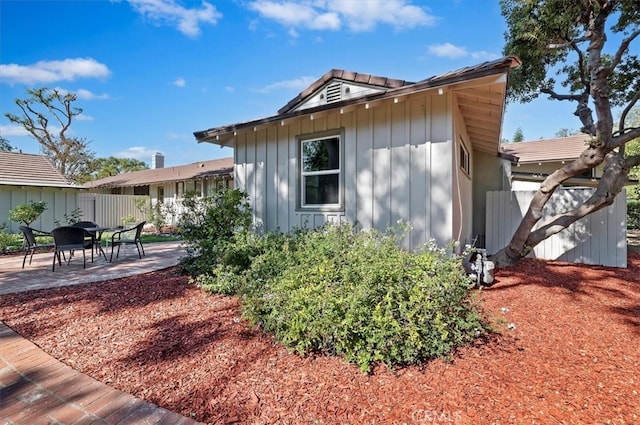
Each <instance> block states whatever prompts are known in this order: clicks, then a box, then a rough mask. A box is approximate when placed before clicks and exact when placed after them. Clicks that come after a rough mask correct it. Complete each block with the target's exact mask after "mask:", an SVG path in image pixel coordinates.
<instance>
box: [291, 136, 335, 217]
mask: <svg viewBox="0 0 640 425" xmlns="http://www.w3.org/2000/svg"><path fill="white" fill-rule="evenodd" d="M340 163H341V161H340V136H338V135H332V136H329V137H323V138H317V139H307V140H301V141H300V164H301V169H300V198H301V202H300V206H301V207H302V208H314V207H315V208H317V207H340V204H341V178H340V177H341V166H340Z"/></svg>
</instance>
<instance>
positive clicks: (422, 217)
mask: <svg viewBox="0 0 640 425" xmlns="http://www.w3.org/2000/svg"><path fill="white" fill-rule="evenodd" d="M448 107H449V105H448V96H446V95H445V96H435V95H434V96H432V95H426V94H420V95H416V96H411V97H407V98H406V99H405V100H403V101H401V102H398V103H394V102H392V101H388V102H382V103H378V104H372V105H370V107H369V108H365V107H356V108H350V109H349V108H348V109H346V110H344V111H342V113H341V111H340V110H337V109H336V110H331V111H325V112H323V113H321V114H314V115H313V116H303V117H299V118H296V119H291V120H287V121H285V122H282V123H277V124H273V125H271V126H261V127H257V128H256V129H255V131H247V132H239V133H238V134H237V135H236V139H235V148H234V155H235V176H234V180H235V187H236V188H238V189H240V190H242V191H245V192H247V193H248V194H249V200H250V206H251V208H252V211H253V218H254V224H255V225H256V226H258V227H259V228H263V229H264V230H272V231H273V230H280V231H283V232H289V231H291V230H293V229H295V228H303V227H318V226H321V225H323V224H325V223H327V222H334V223H343V222H349V223H357V224H359V225H361V226H362V227H363V228H376V229H379V230H386V229H387V228H389V227H391V226H394V225H396V223H397V222H398V221H399V220H402V221H404V222H410V223H411V225H412V228H413V230H412V231H411V233H410V235H409V236H408V237H407V238H406V239H405V241H404V245H405V246H406V247H407V248H410V249H413V248H417V247H419V246H421V245H423V244H425V243H426V242H428V241H429V239H430V238H434V239H436V241H437V242H438V243H440V244H446V243H449V242H450V241H451V240H452V237H453V236H454V235H453V234H452V233H453V232H452V199H451V196H452V182H453V177H452V170H451V168H452V160H451V158H452V156H451V155H452V143H451V140H452V119H451V116H450V114H449V113H448V112H447V111H448ZM327 131H336V132H340V134H341V135H342V141H341V149H342V150H341V172H342V175H341V180H342V183H343V194H342V195H343V196H342V203H343V204H342V205H343V209H342V210H340V211H319V210H314V211H311V210H308V209H305V210H303V209H300V208H298V196H299V194H298V193H297V190H298V185H297V181H298V179H299V175H298V173H299V170H298V154H299V153H298V152H299V147H298V143H299V142H298V141H299V137H300V136H304V137H313V135H314V134H316V133H322V132H327Z"/></svg>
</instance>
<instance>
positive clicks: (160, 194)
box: [158, 186, 164, 204]
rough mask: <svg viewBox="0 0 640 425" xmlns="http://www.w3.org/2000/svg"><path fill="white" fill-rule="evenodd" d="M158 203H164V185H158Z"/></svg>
mask: <svg viewBox="0 0 640 425" xmlns="http://www.w3.org/2000/svg"><path fill="white" fill-rule="evenodd" d="M158 203H159V204H162V203H164V187H160V186H159V187H158Z"/></svg>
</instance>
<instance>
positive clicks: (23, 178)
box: [0, 152, 81, 233]
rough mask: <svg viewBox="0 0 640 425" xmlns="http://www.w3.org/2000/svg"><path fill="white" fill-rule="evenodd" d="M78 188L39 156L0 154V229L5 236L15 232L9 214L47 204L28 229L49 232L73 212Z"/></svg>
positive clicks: (44, 158)
mask: <svg viewBox="0 0 640 425" xmlns="http://www.w3.org/2000/svg"><path fill="white" fill-rule="evenodd" d="M80 189H81V187H79V186H75V185H73V184H71V183H70V182H69V181H68V180H67V179H66V178H65V177H64V176H63V175H62V174H60V172H59V171H58V170H57V169H56V168H55V167H54V166H53V164H52V163H51V162H50V161H49V158H47V157H46V156H41V155H33V154H26V153H17V152H0V226H1V225H2V224H3V223H4V224H6V226H7V231H8V232H9V233H16V232H18V231H19V228H18V226H20V223H15V222H11V221H10V220H9V211H10V210H12V209H14V208H15V207H17V206H18V205H21V204H28V203H29V202H30V201H34V202H40V201H44V202H46V203H47V210H46V211H45V212H44V213H43V214H42V215H41V216H40V217H39V218H38V219H37V220H36V221H34V222H33V223H31V226H32V227H34V228H37V229H40V230H45V231H49V230H51V229H53V228H54V227H55V226H56V221H60V222H62V221H64V215H65V214H69V213H71V212H72V211H73V210H75V209H76V208H77V194H78V192H79V191H80Z"/></svg>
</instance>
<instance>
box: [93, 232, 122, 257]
mask: <svg viewBox="0 0 640 425" xmlns="http://www.w3.org/2000/svg"><path fill="white" fill-rule="evenodd" d="M121 228H122V226H116V227H113V226H96V227H85V228H84V230H85V231H86V232H87V233H88V234H89V235H91V246H92V247H95V246H97V247H98V249H99V250H100V251H99V253H102V256H103V257H104V259H105V260H107V254H106V253H105V252H104V250H103V249H102V244H100V243H99V241H100V240H102V234H103V233H104V232H109V231H111V230H120V229H121ZM96 242H98V244H96ZM107 243H109V241H107ZM92 249H93V248H92Z"/></svg>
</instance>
